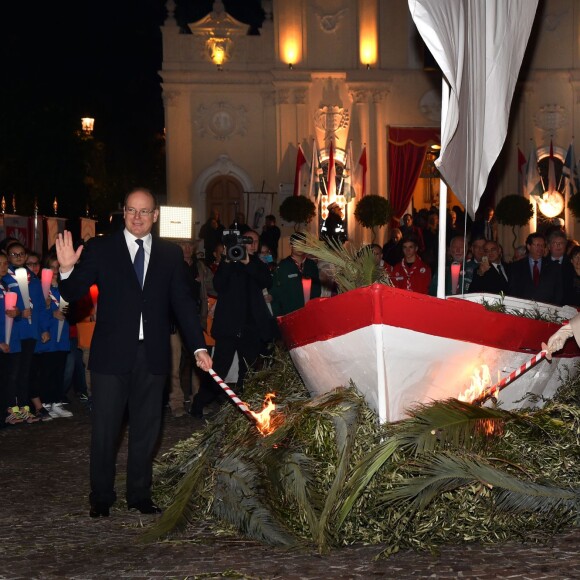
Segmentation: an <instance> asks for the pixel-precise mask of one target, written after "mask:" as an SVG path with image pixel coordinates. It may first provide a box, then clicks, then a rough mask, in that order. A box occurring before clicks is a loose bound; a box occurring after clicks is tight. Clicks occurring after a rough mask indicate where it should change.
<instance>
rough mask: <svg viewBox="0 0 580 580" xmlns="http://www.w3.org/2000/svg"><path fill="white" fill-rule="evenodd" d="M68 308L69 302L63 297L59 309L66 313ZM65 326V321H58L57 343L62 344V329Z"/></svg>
mask: <svg viewBox="0 0 580 580" xmlns="http://www.w3.org/2000/svg"><path fill="white" fill-rule="evenodd" d="M67 307H68V302H67V301H66V300H65V299H64V298H63V297H62V296H61V297H60V301H59V303H58V309H59V310H60V311H61V312H62V313H64V312H66V309H67ZM63 326H64V320H59V321H58V329H57V331H56V342H60V337H61V335H62V327H63Z"/></svg>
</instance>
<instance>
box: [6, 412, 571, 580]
mask: <svg viewBox="0 0 580 580" xmlns="http://www.w3.org/2000/svg"><path fill="white" fill-rule="evenodd" d="M72 410H73V411H74V417H72V418H69V419H57V420H54V421H51V422H49V423H44V424H37V425H26V426H18V427H12V428H8V429H2V430H0V505H1V506H2V510H1V512H0V578H1V579H15V578H26V579H30V578H72V579H88V578H102V577H104V578H204V579H211V578H226V577H227V578H248V579H258V578H260V579H274V578H282V579H286V578H287V579H301V578H304V579H323V578H324V579H327V578H332V579H333V580H334V579H343V578H373V577H374V578H393V579H399V578H435V579H440V578H481V579H491V578H510V579H527V578H530V579H540V578H557V579H560V580H561V579H565V578H570V579H572V578H579V579H580V556H579V555H578V548H579V547H580V530H569V531H567V532H565V533H562V534H560V535H558V536H557V537H556V538H554V540H553V541H552V542H551V543H550V544H549V545H537V544H520V543H516V542H512V543H510V544H504V545H502V546H499V547H498V546H479V545H461V546H449V547H446V548H444V549H443V550H442V551H441V553H440V554H439V555H438V556H432V555H429V554H417V553H415V552H409V551H406V552H400V553H398V554H396V555H395V556H393V557H392V558H390V559H388V560H385V559H381V560H377V561H375V560H374V557H375V556H376V555H377V554H378V552H379V551H380V548H377V547H376V546H375V547H369V546H353V547H348V548H342V549H339V550H336V551H334V552H333V553H331V554H330V555H329V556H324V557H322V556H319V555H317V554H315V553H297V552H286V551H283V550H279V549H273V548H270V547H267V546H263V545H260V544H257V543H255V542H252V541H247V540H243V539H239V538H237V539H236V538H234V539H232V538H223V537H216V536H214V535H212V533H211V531H210V530H209V528H207V527H203V526H199V527H193V528H190V529H189V530H188V533H187V539H186V540H181V541H173V542H159V543H157V544H143V543H141V542H140V535H141V532H142V530H143V528H144V527H146V526H148V525H149V524H150V522H151V521H152V519H151V518H154V517H155V516H141V515H136V514H132V513H128V512H127V510H126V509H124V508H122V507H115V509H113V510H112V512H111V517H109V518H104V519H98V520H92V519H90V518H89V517H88V505H87V495H88V454H87V450H88V441H89V416H88V411H87V410H86V409H84V408H83V407H81V406H80V405H79V404H75V403H73V405H72ZM195 428H201V424H200V422H198V421H195V420H194V419H192V418H190V417H189V416H186V417H182V418H180V419H173V418H172V417H170V416H168V417H167V418H166V422H165V428H164V436H163V442H162V446H161V452H163V451H164V450H166V449H168V448H169V447H170V446H171V445H172V444H173V443H174V442H175V441H177V440H179V439H180V438H183V437H185V436H187V435H188V434H189V433H190V432H191V430H192V429H195ZM125 453H126V449H125V447H124V446H122V448H121V454H120V461H119V466H120V468H119V471H120V473H122V472H123V465H124V460H125V457H126V456H125Z"/></svg>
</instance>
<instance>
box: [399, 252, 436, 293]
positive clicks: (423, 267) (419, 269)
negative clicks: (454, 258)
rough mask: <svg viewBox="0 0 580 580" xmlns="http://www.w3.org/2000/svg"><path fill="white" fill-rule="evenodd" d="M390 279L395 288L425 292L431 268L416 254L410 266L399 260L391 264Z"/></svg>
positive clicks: (429, 280) (429, 281)
mask: <svg viewBox="0 0 580 580" xmlns="http://www.w3.org/2000/svg"><path fill="white" fill-rule="evenodd" d="M391 280H392V282H393V285H394V286H395V288H401V289H402V290H411V291H412V292H420V293H421V294H427V293H428V292H429V284H430V283H431V268H429V266H428V265H427V264H426V263H425V262H423V260H421V258H419V256H417V257H416V258H415V261H414V262H413V264H412V265H411V267H407V266H406V265H405V260H404V259H403V260H401V261H400V262H399V263H398V264H395V265H394V266H393V272H392V273H391Z"/></svg>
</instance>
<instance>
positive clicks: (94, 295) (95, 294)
mask: <svg viewBox="0 0 580 580" xmlns="http://www.w3.org/2000/svg"><path fill="white" fill-rule="evenodd" d="M89 291H90V293H91V300H92V301H93V317H92V318H91V320H95V319H96V317H97V299H98V298H99V288H98V287H97V285H96V284H93V285H92V286H91V288H90V290H89Z"/></svg>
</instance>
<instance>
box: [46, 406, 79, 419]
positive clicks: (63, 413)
mask: <svg viewBox="0 0 580 580" xmlns="http://www.w3.org/2000/svg"><path fill="white" fill-rule="evenodd" d="M63 405H64V403H53V404H52V409H51V411H49V413H50V414H51V415H52V417H55V416H56V417H72V416H73V414H72V413H71V412H70V411H67V410H66V409H65V408H64V407H63ZM56 417H55V418H56Z"/></svg>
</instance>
